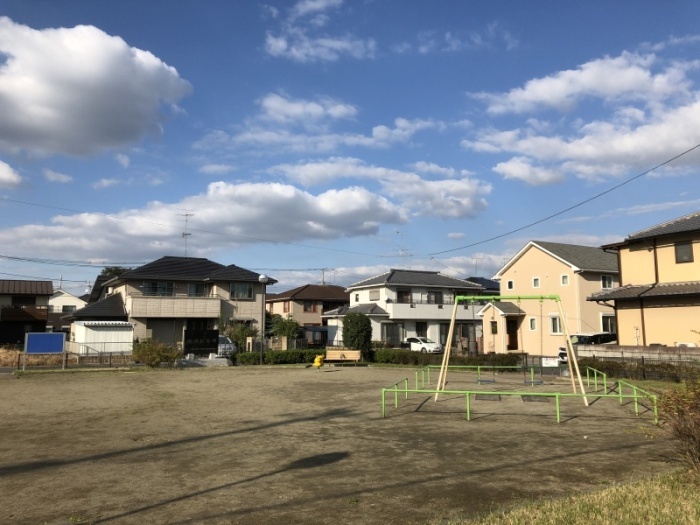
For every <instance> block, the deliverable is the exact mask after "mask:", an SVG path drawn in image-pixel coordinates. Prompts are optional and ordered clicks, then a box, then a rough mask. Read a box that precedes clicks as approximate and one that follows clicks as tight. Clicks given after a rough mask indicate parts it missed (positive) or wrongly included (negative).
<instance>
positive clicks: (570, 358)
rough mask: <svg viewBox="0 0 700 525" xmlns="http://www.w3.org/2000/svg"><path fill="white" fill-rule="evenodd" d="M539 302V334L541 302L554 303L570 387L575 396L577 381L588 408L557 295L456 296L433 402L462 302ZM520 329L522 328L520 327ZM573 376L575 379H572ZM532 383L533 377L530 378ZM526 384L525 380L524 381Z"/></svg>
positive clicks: (442, 379) (442, 386) (442, 383)
mask: <svg viewBox="0 0 700 525" xmlns="http://www.w3.org/2000/svg"><path fill="white" fill-rule="evenodd" d="M532 300H537V301H541V303H540V333H541V334H542V332H543V330H544V327H543V326H542V324H541V318H542V301H546V300H550V301H555V302H556V304H557V307H558V309H559V318H560V320H561V325H562V328H563V332H564V341H565V344H566V352H567V354H568V358H567V361H568V365H569V377H570V378H571V387H572V390H573V393H574V394H576V391H577V388H576V379H578V386H579V388H580V390H581V397H582V398H583V403H584V405H586V406H588V398H587V397H586V390H585V388H584V386H583V379H582V378H581V372H580V370H579V367H578V362H577V361H576V354H575V353H574V349H573V346H572V344H571V337H570V336H569V327H568V324H567V321H566V316H565V315H564V309H563V308H562V306H561V299H560V298H559V296H558V295H496V296H493V295H456V296H455V303H454V308H453V309H452V318H451V320H450V328H449V331H448V333H447V344H446V345H445V352H444V354H443V356H442V365H441V367H440V375H439V377H438V382H437V387H436V391H435V401H437V400H438V396H439V395H440V392H441V391H444V390H445V385H446V384H447V369H448V363H449V360H450V353H451V351H452V337H453V335H454V328H455V320H456V319H457V307H458V305H459V303H460V302H462V301H471V302H472V304H473V303H474V302H475V301H488V302H493V301H518V304H520V301H532ZM521 329H522V327H521ZM540 341H541V344H540V356H541V355H542V348H541V346H542V335H540ZM541 374H542V369H541V367H540V376H541ZM574 376H575V377H574ZM531 378H532V380H533V381H534V377H533V376H531ZM526 382H527V380H526Z"/></svg>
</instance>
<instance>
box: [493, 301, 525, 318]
mask: <svg viewBox="0 0 700 525" xmlns="http://www.w3.org/2000/svg"><path fill="white" fill-rule="evenodd" d="M491 304H492V305H493V306H494V307H495V308H497V309H499V310H500V311H501V312H503V313H504V314H506V315H525V312H523V311H522V310H521V309H520V308H518V306H517V305H516V304H513V303H510V302H507V301H494V302H493V303H491Z"/></svg>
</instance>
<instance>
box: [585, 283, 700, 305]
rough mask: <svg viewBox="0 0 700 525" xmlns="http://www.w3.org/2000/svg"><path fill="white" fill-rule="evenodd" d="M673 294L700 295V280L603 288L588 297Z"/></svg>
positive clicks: (600, 298) (664, 295)
mask: <svg viewBox="0 0 700 525" xmlns="http://www.w3.org/2000/svg"><path fill="white" fill-rule="evenodd" d="M673 295H700V281H690V282H682V283H660V284H656V285H654V284H643V285H629V284H628V285H626V286H620V287H619V288H612V289H610V290H602V291H600V292H596V293H594V294H592V295H591V296H590V297H588V300H589V301H611V300H620V299H636V298H643V297H668V296H673Z"/></svg>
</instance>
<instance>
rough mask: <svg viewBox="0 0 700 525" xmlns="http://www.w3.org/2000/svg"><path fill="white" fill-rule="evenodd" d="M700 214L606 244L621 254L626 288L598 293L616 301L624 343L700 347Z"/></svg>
mask: <svg viewBox="0 0 700 525" xmlns="http://www.w3.org/2000/svg"><path fill="white" fill-rule="evenodd" d="M698 245H700V212H694V213H691V214H689V215H685V216H683V217H680V218H678V219H674V220H672V221H669V222H665V223H663V224H658V225H656V226H652V227H650V228H647V229H645V230H641V231H639V232H636V233H633V234H631V235H630V236H629V237H627V238H626V239H625V240H623V241H622V242H619V243H614V244H609V245H606V246H603V248H604V249H606V250H612V251H614V252H615V253H616V254H617V257H618V258H619V265H620V272H621V286H620V287H619V288H616V289H614V290H603V291H600V292H598V293H595V294H592V295H591V297H590V299H589V300H590V301H595V302H596V303H602V302H610V303H611V304H612V303H614V307H615V310H614V311H615V313H616V315H617V326H618V343H619V344H621V345H634V346H649V345H657V344H658V345H667V346H674V345H681V344H690V345H696V346H700V335H699V334H698V333H697V332H696V331H700V250H698Z"/></svg>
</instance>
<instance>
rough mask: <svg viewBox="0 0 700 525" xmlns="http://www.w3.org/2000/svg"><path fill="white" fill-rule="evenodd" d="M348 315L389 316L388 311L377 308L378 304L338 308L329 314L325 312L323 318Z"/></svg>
mask: <svg viewBox="0 0 700 525" xmlns="http://www.w3.org/2000/svg"><path fill="white" fill-rule="evenodd" d="M347 314H365V315H369V316H372V315H379V316H388V315H389V314H388V313H387V311H386V310H384V309H383V308H381V307H379V306H377V305H376V304H358V305H357V306H352V307H351V306H347V305H346V306H341V307H340V308H336V309H335V310H329V311H327V312H324V314H323V316H324V317H325V316H332V317H335V316H341V315H347Z"/></svg>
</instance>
